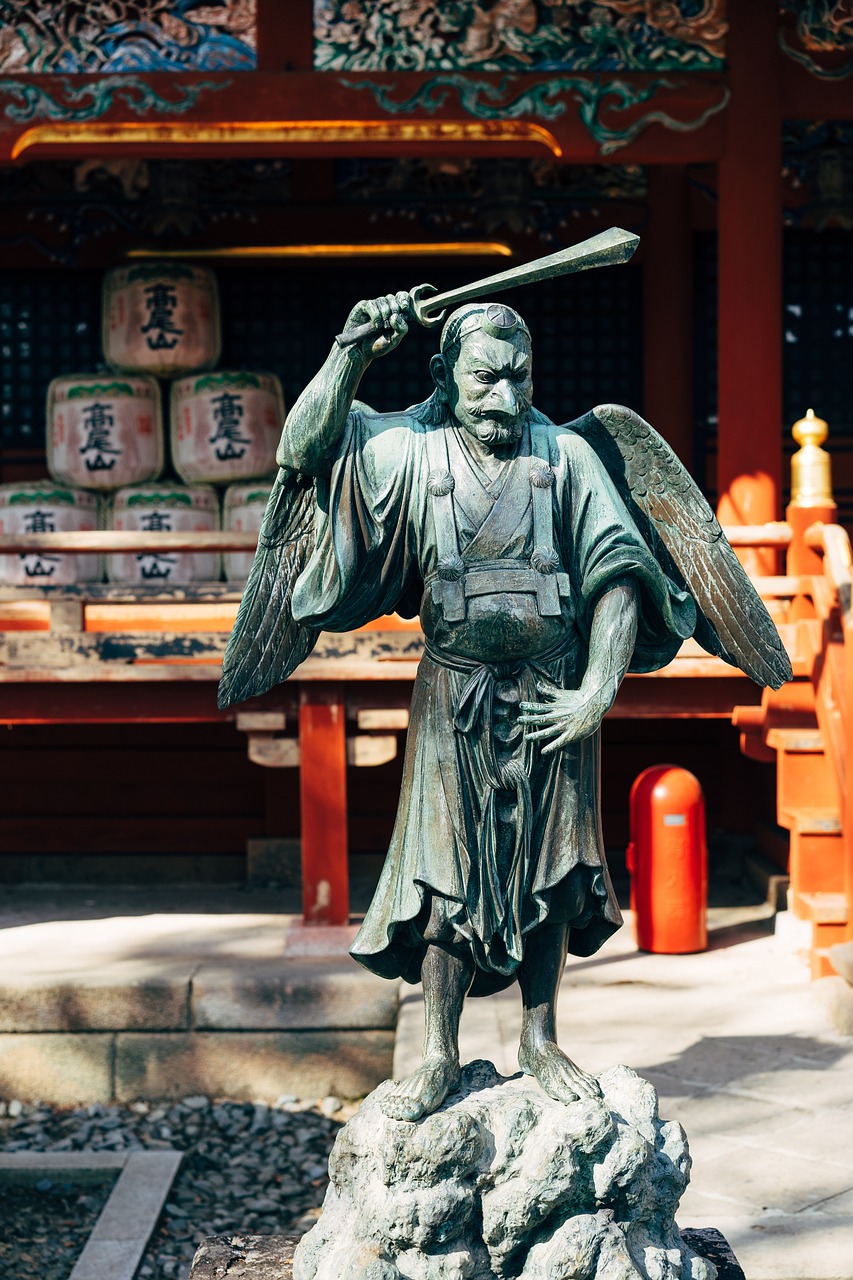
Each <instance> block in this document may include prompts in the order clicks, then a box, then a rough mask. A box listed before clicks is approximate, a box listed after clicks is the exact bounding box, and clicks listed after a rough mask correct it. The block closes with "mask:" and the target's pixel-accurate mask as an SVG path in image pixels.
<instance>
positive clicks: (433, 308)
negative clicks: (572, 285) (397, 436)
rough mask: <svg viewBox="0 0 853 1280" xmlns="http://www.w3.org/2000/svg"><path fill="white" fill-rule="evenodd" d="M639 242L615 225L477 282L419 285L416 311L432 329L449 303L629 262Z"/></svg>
mask: <svg viewBox="0 0 853 1280" xmlns="http://www.w3.org/2000/svg"><path fill="white" fill-rule="evenodd" d="M639 243H640V237H639V236H635V235H632V233H631V232H630V231H623V230H622V228H621V227H611V228H610V230H609V231H602V232H601V233H600V234H599V235H597V236H591V237H590V239H589V240H582V241H581V242H580V244H573V245H570V246H569V248H568V249H560V250H559V252H557V253H551V254H548V256H547V257H545V258H535V259H534V260H533V262H525V263H524V264H523V265H522V266H519V267H510V268H509V270H508V271H500V272H498V274H497V275H495V276H486V278H485V280H475V281H474V283H473V284H465V285H462V286H461V287H460V288H458V289H450V290H449V291H448V292H446V293H433V294H429V293H425V292H424V291H425V290H427V289H430V288H431V287H432V286H431V285H423V284H422V285H418V286H417V287H416V288H414V289H412V291H411V298H412V311H413V312H414V315H415V319H416V320H417V321H418V322H419V323H420V324H422V325H424V327H425V328H427V329H432V328H434V327H435V326H436V325H437V324H439V323H440V322H441V320H442V318H443V316H444V313H445V311H446V309H447V308H448V307H454V306H457V305H458V304H459V303H460V302H470V301H472V300H476V299H478V298H484V297H488V296H489V295H490V294H493V293H500V292H502V291H503V290H504V289H517V288H518V286H519V285H522V284H534V283H535V282H536V281H537V280H551V279H553V278H554V277H555V276H567V275H571V274H572V273H573V272H575V271H588V270H589V269H590V268H591V267H608V266H612V265H615V264H616V263H620V262H627V261H628V259H629V258H630V257H631V255H632V253H633V252H634V250H635V249H636V247H637V245H638V244H639ZM381 332H382V327H381V325H376V324H362V325H358V326H357V327H356V328H354V329H349V330H347V331H346V332H344V333H339V334H338V335H337V336H336V338H335V342H336V343H337V344H338V346H339V347H344V348H346V347H350V346H352V345H353V344H354V343H356V342H360V341H361V340H362V338H369V337H371V336H372V335H373V334H379V333H381Z"/></svg>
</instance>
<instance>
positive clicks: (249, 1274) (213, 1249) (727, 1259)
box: [189, 1227, 745, 1280]
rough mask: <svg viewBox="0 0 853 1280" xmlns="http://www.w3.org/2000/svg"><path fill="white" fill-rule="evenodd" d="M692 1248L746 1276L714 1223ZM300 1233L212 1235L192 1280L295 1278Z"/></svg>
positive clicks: (698, 1231) (688, 1233)
mask: <svg viewBox="0 0 853 1280" xmlns="http://www.w3.org/2000/svg"><path fill="white" fill-rule="evenodd" d="M681 1237H682V1239H683V1240H684V1243H685V1244H686V1245H687V1246H688V1248H690V1249H692V1250H693V1252H694V1253H698V1254H699V1256H700V1257H702V1258H707V1259H708V1260H709V1261H710V1262H713V1263H714V1265H715V1267H716V1268H717V1280H745V1278H744V1274H743V1269H742V1267H741V1266H740V1264H739V1263H738V1260H737V1258H736V1257H735V1256H734V1254H733V1253H732V1251H731V1249H730V1248H729V1244H728V1241H727V1240H726V1238H725V1236H723V1235H722V1234H721V1233H720V1232H719V1231H717V1230H716V1228H714V1227H694V1228H692V1229H691V1228H686V1229H685V1230H684V1231H682V1233H681ZM299 1239H300V1237H299V1236H208V1237H207V1239H206V1240H202V1242H201V1244H200V1245H199V1247H198V1249H197V1250H196V1255H195V1257H194V1258H193V1263H192V1268H191V1269H190V1274H189V1280H225V1278H226V1277H227V1280H291V1276H292V1274H293V1253H294V1250H295V1249H296V1246H297V1244H298V1243H299Z"/></svg>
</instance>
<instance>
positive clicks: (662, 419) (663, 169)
mask: <svg viewBox="0 0 853 1280" xmlns="http://www.w3.org/2000/svg"><path fill="white" fill-rule="evenodd" d="M649 215H650V216H649V225H648V227H647V228H646V230H645V231H644V233H643V249H644V258H643V362H644V365H643V381H644V385H643V406H644V409H645V416H646V417H647V418H648V420H649V422H651V424H652V426H653V427H654V428H655V430H656V431H659V432H660V434H661V435H662V436H663V438H664V440H666V441H667V442H668V443H669V444H670V445H672V447H673V449H674V450H675V452H676V453H677V454H678V456H679V458H680V459H681V461H682V462H683V463H684V465H685V467H687V469H688V470H691V469H692V466H693V242H692V235H691V229H690V214H689V206H688V202H687V174H686V171H685V169H684V167H683V166H682V165H652V166H651V167H650V169H649Z"/></svg>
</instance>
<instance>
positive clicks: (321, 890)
mask: <svg viewBox="0 0 853 1280" xmlns="http://www.w3.org/2000/svg"><path fill="white" fill-rule="evenodd" d="M299 750H300V759H301V768H300V795H301V804H302V911H303V915H304V918H305V920H306V922H307V923H310V924H328V925H341V924H346V923H347V920H348V918H349V869H348V866H347V857H348V851H349V850H348V840H347V741H346V719H345V708H344V686H343V685H342V684H340V683H331V682H330V683H328V684H327V683H325V682H321V681H317V682H316V683H313V684H305V685H303V687H302V694H301V700H300V706H299Z"/></svg>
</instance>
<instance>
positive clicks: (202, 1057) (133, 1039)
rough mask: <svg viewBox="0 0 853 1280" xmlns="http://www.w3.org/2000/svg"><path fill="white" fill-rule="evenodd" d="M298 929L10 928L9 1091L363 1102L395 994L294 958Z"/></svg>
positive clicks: (114, 923) (147, 919)
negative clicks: (291, 941)
mask: <svg viewBox="0 0 853 1280" xmlns="http://www.w3.org/2000/svg"><path fill="white" fill-rule="evenodd" d="M291 919H292V918H290V917H286V916H283V915H281V916H277V915H269V914H268V915H263V914H256V915H252V914H246V913H244V914H240V915H236V914H235V915H224V914H213V913H212V914H210V915H206V916H202V915H179V914H162V915H159V916H157V915H149V916H145V915H140V916H115V917H107V918H100V919H89V920H86V921H85V922H83V921H81V920H80V919H74V920H57V919H53V920H37V921H33V922H22V923H21V924H19V925H17V926H16V927H12V928H6V929H3V930H0V975H2V979H0V1095H4V1096H10V1097H18V1098H21V1099H22V1100H27V1099H36V1098H40V1099H42V1100H43V1101H45V1102H53V1103H79V1102H94V1101H110V1100H112V1099H118V1100H122V1101H131V1100H133V1099H135V1098H139V1097H162V1098H176V1097H177V1098H180V1097H183V1096H185V1095H187V1094H192V1093H203V1094H208V1095H210V1096H220V1097H225V1096H228V1097H249V1098H258V1099H263V1100H264V1101H269V1102H275V1101H276V1099H277V1098H278V1097H280V1096H281V1095H282V1094H288V1093H289V1094H295V1095H298V1096H301V1097H324V1096H326V1095H328V1094H337V1095H338V1096H339V1097H356V1096H360V1095H362V1094H364V1093H365V1092H368V1091H369V1090H370V1089H372V1088H373V1087H374V1086H375V1085H376V1084H378V1083H379V1081H380V1080H382V1079H384V1078H385V1077H386V1076H387V1075H388V1074H389V1073H390V1070H391V1065H392V1061H393V1049H394V1035H395V1029H396V1024H397V1009H398V1000H399V983H396V982H388V981H386V980H384V979H382V978H378V977H376V976H375V975H374V974H371V973H369V972H367V971H366V970H364V969H362V968H361V967H360V966H359V965H357V964H355V963H354V962H353V961H352V960H351V959H350V957H349V956H348V955H347V954H346V951H345V949H344V948H343V946H342V947H340V948H339V949H338V950H339V953H338V954H337V955H325V956H311V955H296V956H293V955H288V954H287V953H286V948H285V938H286V934H287V930H288V928H289V927H290V923H291Z"/></svg>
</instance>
